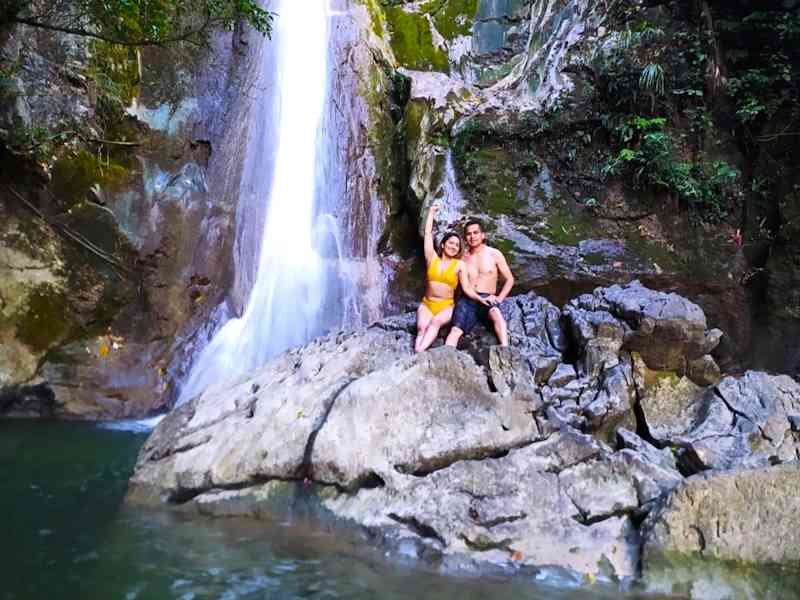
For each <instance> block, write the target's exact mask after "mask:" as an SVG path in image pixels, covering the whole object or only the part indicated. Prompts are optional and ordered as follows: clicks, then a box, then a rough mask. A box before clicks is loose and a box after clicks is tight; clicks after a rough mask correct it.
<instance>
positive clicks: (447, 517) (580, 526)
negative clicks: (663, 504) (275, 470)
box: [325, 433, 639, 577]
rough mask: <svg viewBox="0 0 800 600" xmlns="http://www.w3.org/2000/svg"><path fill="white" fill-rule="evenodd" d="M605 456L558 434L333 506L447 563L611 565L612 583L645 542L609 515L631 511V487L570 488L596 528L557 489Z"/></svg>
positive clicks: (629, 571) (631, 570)
mask: <svg viewBox="0 0 800 600" xmlns="http://www.w3.org/2000/svg"><path fill="white" fill-rule="evenodd" d="M601 452H603V448H601V447H600V446H598V445H597V443H596V442H594V441H592V440H591V438H588V437H587V436H580V435H579V434H574V433H571V434H570V433H566V434H554V435H553V436H552V437H551V438H550V439H548V440H547V441H543V442H537V443H535V444H532V445H530V446H527V447H525V448H521V449H518V450H513V451H512V452H510V453H509V454H508V456H505V457H501V458H497V459H489V460H484V461H461V462H458V463H455V464H453V465H452V466H451V467H450V468H448V469H444V470H440V471H436V472H434V473H431V474H430V475H428V476H427V477H410V476H408V477H406V481H405V482H404V484H402V483H401V482H398V483H399V484H400V485H402V487H399V488H396V489H391V488H390V487H388V486H387V487H385V488H374V489H363V490H360V491H359V492H358V494H356V495H346V494H340V495H338V496H336V497H334V498H331V499H329V500H327V501H326V502H325V505H326V507H327V508H328V509H330V510H331V511H332V512H333V513H334V514H336V515H338V516H340V517H343V518H348V519H352V520H355V521H357V522H360V523H363V524H364V525H366V526H367V527H368V528H370V529H372V530H373V531H376V532H380V533H381V534H382V535H383V536H385V537H390V538H391V537H399V538H404V537H407V536H409V535H416V536H420V537H423V538H425V539H426V540H427V541H428V543H430V544H431V545H432V546H433V547H435V548H436V549H438V550H439V551H440V552H442V553H443V554H444V555H446V556H447V555H462V554H474V555H478V556H480V557H481V559H482V560H483V561H488V562H494V563H501V564H502V563H505V564H512V560H513V564H516V565H553V566H560V567H566V568H569V569H572V570H574V571H578V572H582V573H593V574H598V573H601V572H602V569H603V568H604V567H603V565H604V564H606V565H608V564H610V566H611V570H612V574H613V575H616V576H618V577H630V576H632V575H634V574H635V571H636V558H635V557H636V548H637V546H638V543H639V542H638V535H637V533H636V530H635V528H634V527H633V525H632V523H631V520H630V518H629V517H628V516H627V515H626V514H624V513H622V514H620V515H617V514H614V515H609V514H607V513H608V511H605V512H604V508H603V507H608V506H613V505H614V504H615V501H613V500H612V497H614V496H619V497H620V498H623V499H624V500H620V502H617V504H619V505H620V506H623V504H624V506H625V507H627V506H628V503H629V501H630V500H631V499H633V498H634V496H635V494H632V493H630V484H629V482H627V481H616V480H614V481H613V482H612V481H611V480H609V481H608V485H607V486H606V487H605V488H603V489H600V488H599V487H598V488H596V489H593V488H592V487H591V486H589V487H586V488H584V489H581V490H578V489H577V486H578V485H579V483H578V482H579V479H578V478H577V477H575V478H573V479H572V480H571V481H573V482H574V484H575V486H573V488H570V489H573V493H574V494H575V496H576V497H580V501H581V502H583V503H584V504H585V505H586V506H590V507H595V508H594V511H595V512H594V513H593V514H594V515H595V517H596V518H595V519H593V521H594V522H592V523H587V522H585V518H584V515H583V514H582V513H581V509H579V508H578V506H576V504H575V502H574V501H573V500H572V499H571V498H570V496H569V495H568V493H567V491H566V489H567V488H565V486H563V485H561V484H560V483H559V480H560V479H561V478H562V477H564V475H563V472H564V470H565V469H569V468H571V467H574V468H578V466H579V465H580V464H581V461H585V460H587V459H590V458H591V457H592V456H595V455H597V454H598V453H601ZM559 473H561V474H559ZM612 488H613V489H612ZM624 490H628V492H625V491H624ZM434 498H435V501H434V502H432V501H431V500H432V499H434Z"/></svg>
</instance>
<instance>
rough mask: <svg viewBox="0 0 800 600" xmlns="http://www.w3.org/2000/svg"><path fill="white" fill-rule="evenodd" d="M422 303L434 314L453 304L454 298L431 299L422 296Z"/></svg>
mask: <svg viewBox="0 0 800 600" xmlns="http://www.w3.org/2000/svg"><path fill="white" fill-rule="evenodd" d="M422 303H423V304H424V305H425V306H427V307H428V310H429V311H431V312H432V313H433V314H434V315H437V314H439V313H440V312H442V311H443V310H445V309H446V308H450V307H451V306H453V304H455V300H453V299H452V298H443V299H442V300H431V299H430V298H428V297H427V296H424V297H423V298H422Z"/></svg>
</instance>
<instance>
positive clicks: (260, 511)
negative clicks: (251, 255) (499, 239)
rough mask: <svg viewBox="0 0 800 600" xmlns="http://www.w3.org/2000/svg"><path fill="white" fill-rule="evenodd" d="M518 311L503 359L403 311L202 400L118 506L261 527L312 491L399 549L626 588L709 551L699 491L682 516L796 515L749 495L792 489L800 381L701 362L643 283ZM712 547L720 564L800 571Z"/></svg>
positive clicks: (147, 456)
mask: <svg viewBox="0 0 800 600" xmlns="http://www.w3.org/2000/svg"><path fill="white" fill-rule="evenodd" d="M512 303H513V308H514V310H513V316H512V318H511V320H510V323H509V325H510V331H511V341H512V343H511V346H510V347H509V348H501V347H498V346H492V345H491V344H492V343H493V338H492V336H491V335H490V334H489V333H488V332H486V331H485V330H482V329H478V330H477V332H476V333H475V334H474V335H473V336H471V337H469V338H467V339H466V340H465V342H464V346H463V347H464V350H458V351H456V350H453V349H450V348H446V347H439V348H434V349H433V350H431V351H429V352H426V353H423V354H420V355H414V354H413V352H412V346H413V333H412V332H413V328H414V320H413V314H407V315H402V316H398V317H393V318H389V319H385V320H383V321H380V322H378V323H376V324H375V325H373V326H372V327H370V328H368V329H364V330H359V331H354V332H342V333H336V334H332V335H329V336H327V337H324V338H320V339H317V340H315V341H313V342H311V343H310V344H308V345H306V346H304V347H302V348H298V349H294V350H290V351H288V352H286V353H284V354H283V355H281V356H279V357H278V358H276V359H274V360H273V361H271V362H270V363H268V364H266V365H265V366H264V367H263V368H261V369H260V370H258V371H256V372H254V373H252V374H251V375H250V376H249V377H248V378H246V380H243V381H239V382H234V383H231V384H226V385H220V386H219V387H216V388H214V389H209V390H208V391H206V392H205V393H204V394H202V395H201V396H199V397H197V398H195V399H194V400H192V401H190V402H188V403H187V404H185V405H183V406H181V407H179V408H178V409H176V410H175V411H173V412H172V413H171V414H170V415H168V416H167V417H166V418H165V419H164V421H163V422H162V423H161V424H160V425H159V427H158V428H157V429H156V430H155V431H154V432H153V434H152V435H151V437H150V439H149V440H148V441H147V442H146V443H145V445H144V447H143V448H142V451H141V453H140V456H139V459H138V463H137V466H136V470H135V473H134V475H133V477H132V479H131V482H130V489H129V494H128V500H129V501H130V502H134V503H144V504H161V503H166V504H169V505H173V506H179V507H180V508H181V509H185V510H197V511H200V512H202V513H205V514H211V515H233V514H235V515H242V514H244V515H251V516H257V517H258V516H261V517H268V516H269V515H270V514H271V510H272V508H271V507H272V506H274V503H275V502H280V501H281V498H283V499H284V500H283V501H285V498H286V497H287V494H286V491H287V486H292V485H294V482H305V483H313V484H315V485H314V486H313V488H310V489H313V490H314V491H315V492H316V493H317V495H318V497H319V499H320V502H321V504H322V506H323V507H324V510H325V511H326V512H329V513H330V514H331V515H333V516H334V517H338V518H341V519H344V520H347V521H350V522H352V523H353V524H355V525H356V526H360V527H363V528H365V529H366V530H367V531H369V532H370V533H371V534H373V535H374V536H376V537H377V539H379V540H382V541H383V542H385V543H387V544H389V545H390V546H392V547H395V548H401V549H402V551H403V552H406V553H408V552H411V553H412V554H415V555H417V556H420V557H425V558H426V559H431V560H434V561H437V562H440V563H441V564H444V565H451V566H463V565H472V566H480V565H486V564H493V565H500V566H507V567H514V568H516V567H532V568H545V567H556V568H558V569H563V570H566V571H569V572H574V573H579V574H589V575H592V576H601V577H605V578H611V579H620V580H625V579H632V578H636V577H638V576H639V575H640V574H641V556H642V549H643V548H646V549H647V552H648V553H655V552H656V551H657V550H659V549H662V548H663V549H666V550H669V551H671V552H673V553H678V554H680V553H697V547H696V543H695V542H696V541H697V536H698V534H697V533H696V530H697V527H701V529H702V530H703V531H705V530H706V529H707V524H706V520H708V519H712V518H713V515H714V514H724V513H725V511H726V510H729V508H730V507H727V508H726V502H727V500H726V498H727V496H726V495H725V494H724V493H722V492H719V493H716V492H714V493H711V492H709V493H708V494H706V495H707V496H708V497H709V498H711V500H709V503H708V504H707V507H708V508H707V509H703V510H700V509H698V510H697V511H696V513H695V512H692V511H689V510H683V509H682V508H681V506H682V505H681V502H683V499H685V498H686V497H688V496H687V495H691V494H692V493H695V492H692V490H694V489H695V488H696V487H697V486H701V487H702V486H704V485H705V486H708V487H709V488H714V489H716V488H717V487H720V486H721V487H720V489H721V488H722V487H725V486H729V487H730V486H733V487H734V488H736V489H740V488H741V489H740V491H741V494H742V497H741V498H740V500H741V501H742V502H747V503H748V507H749V508H748V510H750V511H752V512H753V514H757V512H758V510H759V507H763V510H764V511H772V512H771V513H770V514H771V515H772V517H774V518H773V519H772V521H774V523H776V524H780V523H784V522H788V521H786V519H789V520H791V518H794V517H793V516H791V518H790V516H789V515H784V513H786V512H787V511H791V510H792V509H793V506H794V505H793V504H792V502H791V501H789V500H788V499H784V501H782V502H771V501H770V497H769V495H764V494H759V493H758V490H757V489H756V488H757V487H758V486H756V485H755V484H753V485H750V484H748V483H742V484H741V485H743V486H745V487H741V486H740V484H739V483H737V482H738V481H739V480H740V478H741V480H742V481H743V482H747V481H749V480H750V479H752V478H753V477H756V478H759V477H761V478H766V479H770V478H776V477H777V478H781V477H783V478H785V477H791V476H796V473H797V463H796V461H797V457H798V455H799V454H800V434H798V432H797V429H798V426H797V424H798V415H800V385H798V384H797V383H796V382H794V381H793V380H791V379H790V378H788V377H783V376H778V377H775V376H769V375H766V374H763V373H755V372H748V373H746V374H745V375H743V376H741V377H731V376H728V377H724V378H723V377H722V375H721V374H720V373H719V369H718V368H717V367H716V364H715V363H714V361H713V359H712V358H711V356H710V355H709V353H710V352H711V351H712V350H713V348H714V347H715V346H716V344H717V343H719V340H720V337H721V335H722V333H721V332H720V331H718V330H712V331H708V330H707V329H706V321H705V315H704V314H703V312H702V310H700V308H699V307H697V306H696V305H694V304H692V303H691V302H689V301H687V300H686V299H684V298H682V297H680V296H677V295H674V294H665V293H662V292H655V291H652V290H649V289H647V288H645V287H643V286H641V285H640V284H639V283H638V282H633V283H631V284H629V285H627V286H618V285H615V286H612V287H609V288H598V289H597V290H595V291H594V293H592V294H585V295H583V296H580V297H579V298H576V299H574V300H572V301H571V302H570V303H569V304H568V305H567V306H565V308H564V309H563V311H562V310H559V309H558V308H556V307H555V306H554V305H552V304H550V303H549V302H547V301H546V300H544V299H543V298H540V297H537V296H536V295H535V294H527V295H523V296H517V297H515V298H513V299H512ZM697 365H700V367H698V366H697ZM701 367H702V368H701ZM781 463H786V464H781ZM778 464H781V465H780V466H772V465H778ZM748 469H751V470H748ZM752 469H756V470H755V471H753V470H752ZM723 470H725V471H724V472H723ZM698 473H700V474H699V475H697V474H698ZM754 474H755V475H754ZM793 474H794V475H793ZM687 478H688V479H687ZM717 481H719V482H720V483H719V484H717V483H715V482H717ZM781 481H782V479H781ZM748 486H749V487H748ZM773 487H775V486H773ZM778 487H780V486H778ZM778 487H775V489H776V490H778ZM790 487H791V486H788V487H787V485H784V486H783V487H780V490H784V492H785V493H786V494H789V492H788V491H786V490H788V489H789V488H790ZM673 490H675V491H673ZM747 490H751V491H752V493H750V492H747ZM780 490H778V491H780ZM746 492H747V493H746ZM781 493H783V492H781ZM276 499H277V500H276ZM712 500H713V502H712ZM795 504H796V503H795ZM676 511H677V513H676ZM796 512H797V511H796V506H794V513H796ZM673 513H675V514H677V515H679V516H678V517H675V516H671V515H673ZM695 514H696V516H695ZM675 519H683V520H684V521H681V527H677V526H674V525H673V521H675ZM693 519H695V520H698V523H699V522H700V521H702V524H701V525H697V526H695V525H693V523H694V521H693ZM772 521H770V522H772ZM643 523H645V524H646V525H644V526H643ZM754 523H755V522H754ZM754 523H753V524H754ZM776 526H777V525H776ZM708 535H709V534H704V536H706V542H705V544H710V543H711V541H710V540H711V538H709V537H707V536H708ZM724 537H725V536H724V532H723V533H720V534H719V536H718V537H717V538H714V539H715V540H717V539H718V540H723V538H724ZM781 539H784V540H788V538H785V537H784V538H778V539H773V540H772V544H773V545H774V546H780V545H781V544H783V542H782V541H780V540H781ZM687 540H688V541H687ZM690 542H691V543H690ZM719 543H720V544H722V545H724V547H725V548H726V551H725V552H721V551H720V552H717V551H716V550H714V551H713V555H714V556H715V557H719V558H723V559H731V560H743V561H751V562H756V563H761V562H775V561H778V562H781V561H782V560H795V559H794V558H792V556H793V555H792V553H791V552H789V551H788V550H786V551H783V550H781V549H779V548H775V550H774V552H769V553H764V552H750V551H749V550H747V548H748V546H747V545H741V546H737V545H736V544H735V543H731V542H722V541H720V542H719ZM786 543H789V541H787V542H786ZM705 548H706V546H703V548H701V549H700V551H701V552H702V551H703V550H704V549H705ZM708 548H711V546H708ZM739 548H740V549H741V551H740V552H739V553H738V554H737V550H738V549H739ZM654 555H655V554H654ZM647 556H649V554H647ZM647 564H648V563H647V562H645V563H644V565H645V567H646V566H647Z"/></svg>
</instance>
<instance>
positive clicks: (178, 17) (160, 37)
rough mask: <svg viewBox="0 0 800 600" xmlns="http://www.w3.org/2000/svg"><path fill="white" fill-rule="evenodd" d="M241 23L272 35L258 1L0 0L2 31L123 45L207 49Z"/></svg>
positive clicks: (266, 13) (268, 17)
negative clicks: (221, 32) (222, 31)
mask: <svg viewBox="0 0 800 600" xmlns="http://www.w3.org/2000/svg"><path fill="white" fill-rule="evenodd" d="M240 20H242V21H247V22H249V23H250V24H251V25H252V26H253V27H254V28H255V29H256V30H257V31H259V32H261V33H264V34H269V32H270V30H271V26H272V14H271V13H270V12H269V11H266V10H264V9H263V8H261V7H260V6H259V4H258V2H257V1H255V0H54V1H52V2H30V0H2V1H0V26H2V25H13V24H24V25H28V26H31V27H36V28H40V29H46V30H51V31H57V32H62V33H71V34H75V35H81V36H86V37H92V38H97V39H100V40H103V41H106V42H110V43H113V44H120V45H124V46H154V45H155V46H162V45H165V44H173V43H177V42H189V43H193V44H203V43H205V42H206V40H207V38H208V35H209V33H210V32H211V31H212V30H213V29H214V28H219V27H224V28H231V27H233V26H234V24H235V23H236V22H237V21H240Z"/></svg>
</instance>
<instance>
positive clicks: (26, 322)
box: [10, 284, 72, 353]
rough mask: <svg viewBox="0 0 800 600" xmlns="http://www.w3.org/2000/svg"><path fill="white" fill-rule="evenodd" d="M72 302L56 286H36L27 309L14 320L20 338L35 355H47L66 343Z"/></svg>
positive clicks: (29, 296) (12, 320)
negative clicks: (59, 344)
mask: <svg viewBox="0 0 800 600" xmlns="http://www.w3.org/2000/svg"><path fill="white" fill-rule="evenodd" d="M67 308H68V299H67V295H66V293H65V292H64V290H61V289H59V288H57V287H55V286H53V285H52V284H43V285H40V286H38V287H36V288H35V289H34V290H33V291H32V292H31V293H30V294H29V295H28V298H27V302H26V305H25V308H24V309H22V310H20V311H19V312H18V313H17V314H16V315H14V316H13V317H12V318H11V319H10V321H11V322H12V323H15V324H16V331H17V339H19V340H20V341H21V342H22V343H23V344H25V345H26V346H28V347H29V348H30V349H31V350H32V351H33V352H35V353H44V352H46V351H47V350H48V349H50V348H51V347H52V346H53V345H54V344H57V343H58V342H60V341H62V340H63V339H64V338H65V337H66V336H67V334H68V333H69V330H70V329H71V327H72V323H71V322H70V320H69V317H68V310H67Z"/></svg>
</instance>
